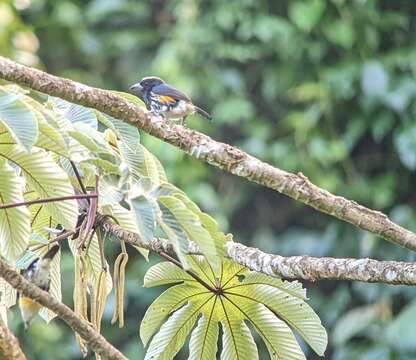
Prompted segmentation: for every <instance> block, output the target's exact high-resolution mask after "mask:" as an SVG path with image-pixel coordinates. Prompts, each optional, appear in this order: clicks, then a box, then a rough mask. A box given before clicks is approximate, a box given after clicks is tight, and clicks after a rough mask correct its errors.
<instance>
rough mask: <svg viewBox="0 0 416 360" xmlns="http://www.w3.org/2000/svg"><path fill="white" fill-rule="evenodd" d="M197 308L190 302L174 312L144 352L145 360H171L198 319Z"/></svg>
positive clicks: (197, 306) (196, 305)
mask: <svg viewBox="0 0 416 360" xmlns="http://www.w3.org/2000/svg"><path fill="white" fill-rule="evenodd" d="M199 307H200V306H199V305H198V304H195V303H192V302H190V303H188V305H186V306H184V307H183V308H181V309H179V310H178V311H175V312H174V314H173V315H172V316H171V317H170V318H169V319H168V320H167V321H166V322H165V323H164V324H163V325H162V327H161V328H160V330H159V332H158V333H157V334H156V335H155V337H154V338H153V340H152V342H151V343H150V345H149V348H148V350H147V352H146V356H145V360H150V359H152V360H156V359H157V360H162V359H166V360H171V359H173V358H174V356H175V355H176V354H177V353H178V351H179V350H180V349H181V347H182V346H183V344H184V343H185V340H186V337H187V336H188V334H189V333H190V332H191V330H192V328H193V326H194V324H195V322H196V320H197V318H198V310H199Z"/></svg>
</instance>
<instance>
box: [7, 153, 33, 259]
mask: <svg viewBox="0 0 416 360" xmlns="http://www.w3.org/2000/svg"><path fill="white" fill-rule="evenodd" d="M22 188H23V185H22V179H21V178H19V177H18V176H17V175H16V172H15V171H14V170H13V168H12V167H10V166H9V165H8V163H7V161H5V160H4V159H1V158H0V204H1V205H4V204H13V203H17V202H22V201H24V198H23V191H22ZM29 235H30V212H29V210H28V209H27V208H26V207H25V206H19V207H15V208H10V209H0V249H1V255H2V256H4V257H5V258H6V259H7V260H10V261H14V260H16V259H17V258H18V257H19V256H20V255H21V254H22V253H23V251H24V250H25V249H26V247H27V244H28V242H29Z"/></svg>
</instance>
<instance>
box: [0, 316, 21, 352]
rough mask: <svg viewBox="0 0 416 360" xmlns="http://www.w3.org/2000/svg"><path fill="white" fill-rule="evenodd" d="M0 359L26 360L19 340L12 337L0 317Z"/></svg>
mask: <svg viewBox="0 0 416 360" xmlns="http://www.w3.org/2000/svg"><path fill="white" fill-rule="evenodd" d="M0 359H2V360H26V356H25V354H24V353H23V351H22V349H21V348H20V344H19V340H17V338H16V337H15V336H14V335H13V333H12V332H11V331H10V329H9V328H8V327H7V325H6V324H5V323H4V322H3V320H2V318H1V316H0Z"/></svg>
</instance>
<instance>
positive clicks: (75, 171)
mask: <svg viewBox="0 0 416 360" xmlns="http://www.w3.org/2000/svg"><path fill="white" fill-rule="evenodd" d="M69 163H70V164H71V167H72V170H73V171H74V173H75V176H76V178H77V180H78V184H79V186H80V187H81V190H82V192H83V193H84V194H87V189H86V187H85V185H84V183H83V182H82V178H81V175H80V174H79V171H78V168H77V165H76V164H75V163H74V162H73V161H72V160H69ZM88 202H89V200H88Z"/></svg>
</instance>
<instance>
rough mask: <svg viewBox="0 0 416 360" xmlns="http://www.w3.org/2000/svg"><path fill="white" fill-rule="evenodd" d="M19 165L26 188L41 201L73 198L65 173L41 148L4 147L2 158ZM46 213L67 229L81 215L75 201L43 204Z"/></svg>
mask: <svg viewBox="0 0 416 360" xmlns="http://www.w3.org/2000/svg"><path fill="white" fill-rule="evenodd" d="M2 157H3V158H5V159H7V160H9V162H11V163H14V164H15V165H17V166H19V167H20V169H21V170H22V173H23V175H24V177H25V179H26V182H27V185H28V186H29V188H30V189H33V190H34V191H36V192H37V193H38V195H39V196H40V197H41V198H42V199H46V198H51V197H62V196H71V195H74V190H73V187H72V185H71V183H70V181H69V179H68V176H67V175H66V173H65V172H64V171H63V170H62V169H61V168H60V167H59V166H58V165H57V164H56V163H55V161H53V159H52V158H51V156H50V155H49V154H48V153H46V152H45V151H43V150H41V149H32V152H31V153H26V152H25V151H23V150H22V149H21V148H20V147H19V146H18V145H1V144H0V158H2ZM44 206H45V209H46V211H48V212H49V214H50V215H51V216H52V217H53V218H54V219H56V220H57V221H59V223H60V224H61V225H62V226H63V227H65V228H67V229H73V228H74V227H75V224H76V220H77V216H78V204H77V202H76V200H65V201H60V202H52V203H47V204H44Z"/></svg>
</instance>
